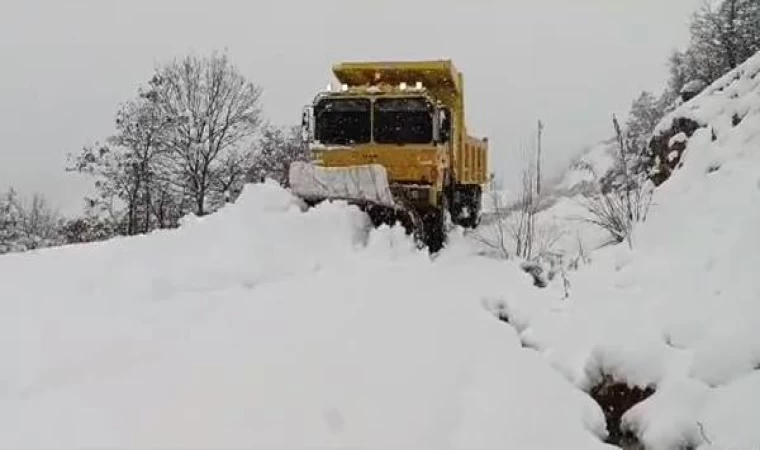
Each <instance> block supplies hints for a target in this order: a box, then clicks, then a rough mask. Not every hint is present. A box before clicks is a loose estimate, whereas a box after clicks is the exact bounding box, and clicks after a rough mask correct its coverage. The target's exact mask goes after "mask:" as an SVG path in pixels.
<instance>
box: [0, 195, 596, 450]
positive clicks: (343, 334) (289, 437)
mask: <svg viewBox="0 0 760 450" xmlns="http://www.w3.org/2000/svg"><path fill="white" fill-rule="evenodd" d="M0 285H2V286H3V291H2V292H3V294H2V298H0V355H2V357H1V358H0V447H2V448H8V449H15V450H22V449H41V448H44V449H81V448H130V449H155V448H182V449H193V448H198V449H201V448H203V449H208V448H224V449H238V448H239V449H242V448H247V449H257V448H260V449H306V448H365V449H378V450H379V449H411V448H417V449H431V450H432V449H443V448H449V449H490V448H493V449H496V448H505V447H506V448H521V449H536V450H539V449H541V450H545V449H566V448H574V449H595V448H598V449H601V448H605V446H604V445H603V444H601V440H600V437H602V436H603V435H604V419H603V416H602V413H601V409H600V408H599V407H598V406H597V405H596V404H595V403H594V402H593V401H592V400H591V399H590V398H589V397H588V396H586V395H585V394H584V393H582V392H581V391H579V390H577V389H575V388H574V387H573V386H572V384H571V383H570V382H568V381H567V380H565V379H564V378H563V377H562V376H561V375H560V374H559V373H557V372H556V371H554V370H552V369H551V368H550V367H549V366H548V365H547V364H546V363H545V362H544V361H543V359H542V358H541V356H540V355H539V354H538V353H537V352H535V351H533V350H530V349H525V348H522V346H521V343H520V341H519V339H518V338H517V336H516V333H515V332H514V330H513V329H512V328H511V327H509V326H507V325H506V324H504V323H502V322H500V321H498V320H497V319H496V318H495V317H494V315H493V314H492V313H491V312H490V311H489V310H488V309H487V306H488V305H491V304H493V303H494V302H501V301H503V299H505V298H514V299H517V298H520V299H525V300H528V299H530V301H531V302H535V303H536V304H540V303H550V302H551V300H552V299H551V298H550V297H547V296H546V293H545V292H539V291H537V290H535V289H534V288H533V287H532V286H531V282H530V280H529V278H528V277H527V275H525V274H523V273H522V272H521V271H520V270H519V269H517V268H516V267H514V266H513V265H512V264H511V263H504V262H498V261H495V260H489V259H485V258H479V257H476V256H474V255H472V252H471V250H470V249H469V248H467V247H466V245H465V244H464V241H463V240H462V239H456V238H455V239H454V240H453V242H452V244H451V247H450V248H449V249H448V250H447V251H446V252H445V254H443V255H441V256H440V257H439V258H438V259H436V260H435V261H434V262H431V260H430V257H429V256H428V255H427V254H426V253H425V252H420V251H417V250H416V249H415V248H414V247H413V246H412V245H411V242H410V241H409V240H408V239H407V238H406V237H405V236H402V235H401V234H400V233H399V232H398V230H392V229H387V228H384V229H381V230H377V231H374V232H372V233H368V232H367V229H366V219H365V217H364V216H363V215H362V214H360V213H359V212H358V211H356V210H354V209H353V208H349V207H346V206H345V205H341V204H324V205H321V206H320V207H318V208H316V209H313V210H310V211H308V212H305V213H304V212H302V211H301V208H300V206H299V205H298V203H297V202H296V201H295V200H294V199H293V198H292V197H291V196H290V195H289V194H288V193H287V192H285V191H283V190H281V189H280V188H279V187H277V186H274V185H272V184H261V185H252V186H249V187H248V188H247V189H246V191H245V192H244V194H243V196H242V197H241V198H240V200H239V201H238V202H237V203H236V204H235V205H232V206H229V207H228V208H225V209H224V210H222V211H220V212H219V213H217V214H215V215H212V216H209V217H206V218H204V219H203V220H195V221H188V222H186V223H185V224H183V226H182V227H181V228H180V229H179V230H176V231H171V232H159V233H154V234H152V235H149V236H142V237H134V238H128V239H118V240H113V241H109V242H105V243H100V244H90V245H80V246H71V247H65V248H59V249H51V250H46V251H41V252H35V253H27V254H20V255H11V256H4V257H2V258H0Z"/></svg>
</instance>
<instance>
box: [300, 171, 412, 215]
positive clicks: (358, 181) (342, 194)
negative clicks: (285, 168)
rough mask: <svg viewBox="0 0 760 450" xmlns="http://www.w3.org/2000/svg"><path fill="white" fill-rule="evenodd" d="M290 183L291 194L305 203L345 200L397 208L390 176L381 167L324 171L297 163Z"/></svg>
mask: <svg viewBox="0 0 760 450" xmlns="http://www.w3.org/2000/svg"><path fill="white" fill-rule="evenodd" d="M289 183H290V190H291V192H292V193H293V194H294V195H296V196H298V197H301V198H304V199H331V200H346V201H349V202H359V203H371V204H375V205H382V206H387V207H390V208H395V207H397V205H396V202H395V201H394V198H393V194H391V189H390V185H389V183H388V173H387V172H386V170H385V167H383V166H381V165H379V164H368V165H361V166H351V167H321V166H316V165H313V164H310V163H308V162H302V161H297V162H294V163H293V164H291V166H290V173H289Z"/></svg>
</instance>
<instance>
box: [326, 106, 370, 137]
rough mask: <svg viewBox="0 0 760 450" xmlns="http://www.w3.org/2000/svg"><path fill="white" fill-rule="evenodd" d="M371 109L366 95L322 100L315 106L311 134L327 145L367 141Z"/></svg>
mask: <svg viewBox="0 0 760 450" xmlns="http://www.w3.org/2000/svg"><path fill="white" fill-rule="evenodd" d="M370 110H371V103H370V101H369V99H366V98H342V99H324V100H322V101H320V102H319V103H317V104H316V105H315V106H314V119H315V125H316V126H315V130H314V133H315V136H314V137H315V138H316V139H317V140H318V141H320V142H321V143H323V144H328V145H351V144H366V143H369V142H370V139H371V134H372V125H371V117H370Z"/></svg>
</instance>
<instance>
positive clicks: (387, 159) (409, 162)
mask: <svg viewBox="0 0 760 450" xmlns="http://www.w3.org/2000/svg"><path fill="white" fill-rule="evenodd" d="M333 73H334V74H335V76H336V78H337V79H338V82H339V83H340V85H339V87H337V88H333V87H332V86H328V89H326V90H324V91H322V92H319V93H318V94H317V95H316V96H315V97H314V99H313V101H312V102H311V104H309V105H308V106H307V107H306V108H305V109H304V114H303V123H302V125H303V137H304V140H305V142H306V144H307V145H308V147H309V151H310V155H311V159H312V160H311V162H310V164H311V166H313V167H316V169H314V168H310V169H309V170H311V172H308V173H309V176H313V177H316V178H320V177H321V179H320V180H318V181H317V182H316V183H313V184H312V185H310V186H308V187H307V185H308V184H309V183H304V182H303V180H304V179H305V176H304V173H306V172H305V168H304V167H302V166H299V168H298V169H297V172H298V171H300V172H298V173H296V174H295V179H296V182H297V184H298V182H301V184H300V186H302V187H303V189H300V190H298V192H297V193H298V194H299V195H301V196H302V197H306V198H310V197H316V198H318V199H323V198H341V199H345V200H349V201H352V202H353V203H368V204H371V205H372V206H376V205H378V204H382V205H383V206H385V207H390V208H397V209H403V210H405V211H408V212H411V213H413V214H414V215H416V216H417V217H419V218H421V219H420V220H421V221H422V222H430V221H432V222H434V223H435V224H434V225H432V227H443V225H442V221H444V220H445V217H446V216H450V217H451V219H452V221H453V222H454V223H455V224H458V225H463V226H470V227H472V226H475V225H477V220H478V217H479V213H480V196H481V192H482V186H483V184H484V183H486V182H487V176H486V159H487V141H486V140H480V139H475V138H472V137H470V136H468V135H467V133H466V129H465V125H464V101H463V83H462V75H461V73H459V72H458V71H457V70H456V69H455V68H454V66H453V64H451V62H450V61H412V62H368V63H341V64H338V65H336V66H334V67H333ZM291 172H293V170H291ZM340 174H343V175H345V177H344V179H340V176H339V175H340ZM327 178H330V182H329V183H328V182H327V181H326V179H327ZM359 179H362V180H364V182H363V183H364V184H362V183H359V182H357V181H356V180H359ZM378 179H380V181H377V180H378ZM367 180H371V182H367ZM331 184H332V186H331V187H330V186H329V185H331ZM359 185H361V187H360V188H359V187H357V186H359ZM365 185H366V186H365ZM314 186H319V189H316V188H315V187H314Z"/></svg>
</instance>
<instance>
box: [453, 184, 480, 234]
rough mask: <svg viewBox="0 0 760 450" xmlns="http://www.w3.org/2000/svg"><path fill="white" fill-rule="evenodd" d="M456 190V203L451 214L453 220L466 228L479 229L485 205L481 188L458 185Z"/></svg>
mask: <svg viewBox="0 0 760 450" xmlns="http://www.w3.org/2000/svg"><path fill="white" fill-rule="evenodd" d="M454 189H455V192H456V194H455V195H454V197H455V199H456V201H455V203H454V205H453V208H452V212H451V215H452V220H453V221H454V223H456V224H457V225H459V226H462V227H464V228H475V227H477V226H478V224H479V223H480V213H481V209H482V203H483V202H482V198H481V197H482V193H481V189H480V186H466V185H464V186H463V185H458V186H456V187H455V188H454Z"/></svg>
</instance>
